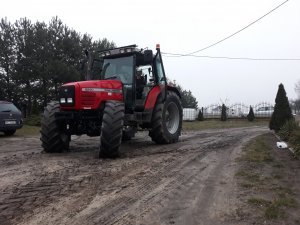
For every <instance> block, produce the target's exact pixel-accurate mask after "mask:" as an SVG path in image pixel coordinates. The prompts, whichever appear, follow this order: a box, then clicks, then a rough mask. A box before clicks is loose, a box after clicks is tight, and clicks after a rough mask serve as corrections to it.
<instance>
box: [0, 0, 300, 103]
mask: <svg viewBox="0 0 300 225" xmlns="http://www.w3.org/2000/svg"><path fill="white" fill-rule="evenodd" d="M282 2H284V0H243V1H241V0H184V1H183V0H182V1H177V0H172V1H162V0H151V1H148V0H147V1H144V0H105V1H101V0H86V1H77V0H65V1H64V0H51V1H50V0H47V1H45V0H26V1H24V0H9V1H1V7H0V17H2V18H3V17H7V19H8V20H9V21H11V22H14V21H15V20H17V19H20V18H22V17H27V18H29V19H30V20H32V22H35V21H37V20H38V21H45V22H49V21H50V19H51V18H52V17H53V16H58V17H59V18H60V19H61V20H62V21H63V22H64V23H65V24H66V25H68V26H69V27H71V28H73V29H75V30H76V31H78V32H80V33H88V34H91V35H92V37H93V38H94V39H99V38H100V39H102V38H107V39H109V40H110V41H114V42H115V43H116V45H117V46H122V45H130V44H137V45H138V46H139V47H141V48H144V47H149V48H150V49H153V50H154V49H155V44H156V43H159V44H160V45H161V51H162V52H169V53H181V54H185V53H190V52H194V51H196V50H199V49H202V48H204V47H206V46H209V45H211V44H213V43H215V42H217V41H219V40H222V39H223V38H225V37H227V36H229V35H231V34H233V33H235V32H236V31H238V30H240V29H242V28H243V27H245V26H247V25H248V24H250V23H251V22H253V21H255V20H256V19H258V18H259V17H261V16H263V15H264V14H266V13H267V12H269V11H270V10H271V9H273V8H275V7H276V6H278V5H280V4H281V3H282ZM299 12H300V1H299V0H289V1H288V2H287V3H285V4H284V5H283V6H281V7H280V8H278V9H277V10H276V11H274V12H272V13H271V14H269V15H268V16H266V17H265V18H263V19H262V20H260V21H258V22H257V23H255V24H253V25H252V26H250V27H249V28H247V29H245V30H244V31H242V32H240V33H238V34H237V35H235V36H233V37H231V38H229V39H228V40H226V41H224V42H222V43H220V44H217V45H215V46H214V47H211V48H209V49H207V50H205V51H201V52H199V53H197V54H198V55H201V56H213V57H243V58H245V57H246V58H284V59H286V58H298V59H300V13H299ZM163 60H164V64H165V70H166V74H167V76H168V77H169V78H170V79H171V80H176V82H177V83H178V84H180V85H181V86H182V87H183V88H184V89H190V90H191V91H192V93H193V94H194V96H195V97H196V98H197V100H198V105H199V106H200V107H202V106H207V105H209V104H212V103H221V102H225V103H227V104H234V103H236V102H243V103H245V104H251V105H255V104H256V103H259V102H261V101H267V102H271V103H274V100H275V96H276V93H277V89H278V85H279V83H283V84H284V86H285V90H286V92H287V95H288V98H289V99H295V98H296V97H297V95H296V93H295V90H294V87H295V83H296V82H297V81H298V80H300V61H256V60H229V59H215V58H196V57H166V56H165V57H164V59H163Z"/></svg>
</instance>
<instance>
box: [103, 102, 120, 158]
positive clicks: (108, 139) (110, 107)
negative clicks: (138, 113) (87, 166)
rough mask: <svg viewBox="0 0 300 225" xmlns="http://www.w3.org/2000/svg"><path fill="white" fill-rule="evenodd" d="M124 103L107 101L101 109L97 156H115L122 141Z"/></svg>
mask: <svg viewBox="0 0 300 225" xmlns="http://www.w3.org/2000/svg"><path fill="white" fill-rule="evenodd" d="M124 111H125V108H124V103H121V102H117V101H107V102H106V103H105V108H104V111H103V119H102V126H101V136H100V152H99V157H102V158H115V157H117V156H118V151H119V147H120V145H121V142H122V130H123V124H124Z"/></svg>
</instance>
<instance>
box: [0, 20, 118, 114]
mask: <svg viewBox="0 0 300 225" xmlns="http://www.w3.org/2000/svg"><path fill="white" fill-rule="evenodd" d="M112 47H115V43H114V42H112V41H109V40H107V39H106V38H104V39H100V40H93V38H92V37H91V36H90V35H89V34H81V33H78V32H77V31H75V30H74V29H72V28H69V27H68V26H67V25H65V24H64V23H63V22H62V21H61V20H60V19H59V18H58V17H53V18H52V19H51V21H50V22H49V23H48V24H47V23H45V22H39V21H37V22H35V23H33V22H31V21H30V20H29V19H27V18H21V19H19V20H17V21H16V22H15V23H11V22H9V21H8V20H7V19H6V18H2V19H1V21H0V100H8V101H12V102H13V103H15V104H16V105H17V106H18V107H19V108H20V109H23V112H24V111H25V112H26V113H27V115H30V114H32V113H35V112H39V111H41V110H42V109H43V107H44V106H45V105H46V104H47V102H49V101H50V100H52V99H55V98H56V95H57V90H58V87H59V86H60V85H61V84H63V83H66V82H71V81H79V80H83V79H84V75H85V74H84V71H83V70H82V62H83V61H84V60H85V59H86V56H85V54H84V50H85V49H90V50H92V51H93V50H103V49H107V48H112Z"/></svg>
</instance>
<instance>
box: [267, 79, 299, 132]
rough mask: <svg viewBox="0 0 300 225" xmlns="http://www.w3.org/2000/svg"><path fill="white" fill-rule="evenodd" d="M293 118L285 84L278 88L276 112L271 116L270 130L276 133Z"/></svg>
mask: <svg viewBox="0 0 300 225" xmlns="http://www.w3.org/2000/svg"><path fill="white" fill-rule="evenodd" d="M292 118H293V115H292V111H291V108H290V104H289V100H288V98H287V96H286V92H285V90H284V86H283V84H280V85H279V87H278V92H277V95H276V99H275V107H274V112H273V114H272V116H271V120H270V123H269V128H270V130H274V131H275V132H276V133H277V132H278V131H279V130H280V128H281V127H282V126H283V125H284V124H285V122H286V121H287V120H290V119H292Z"/></svg>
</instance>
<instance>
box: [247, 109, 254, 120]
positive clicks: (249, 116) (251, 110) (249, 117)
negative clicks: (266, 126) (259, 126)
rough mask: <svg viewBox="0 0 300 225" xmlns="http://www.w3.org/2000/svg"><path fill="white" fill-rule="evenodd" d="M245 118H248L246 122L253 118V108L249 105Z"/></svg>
mask: <svg viewBox="0 0 300 225" xmlns="http://www.w3.org/2000/svg"><path fill="white" fill-rule="evenodd" d="M247 118H248V121H250V122H252V121H253V120H254V118H255V116H254V112H253V108H252V106H251V105H250V110H249V113H248V115H247Z"/></svg>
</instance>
